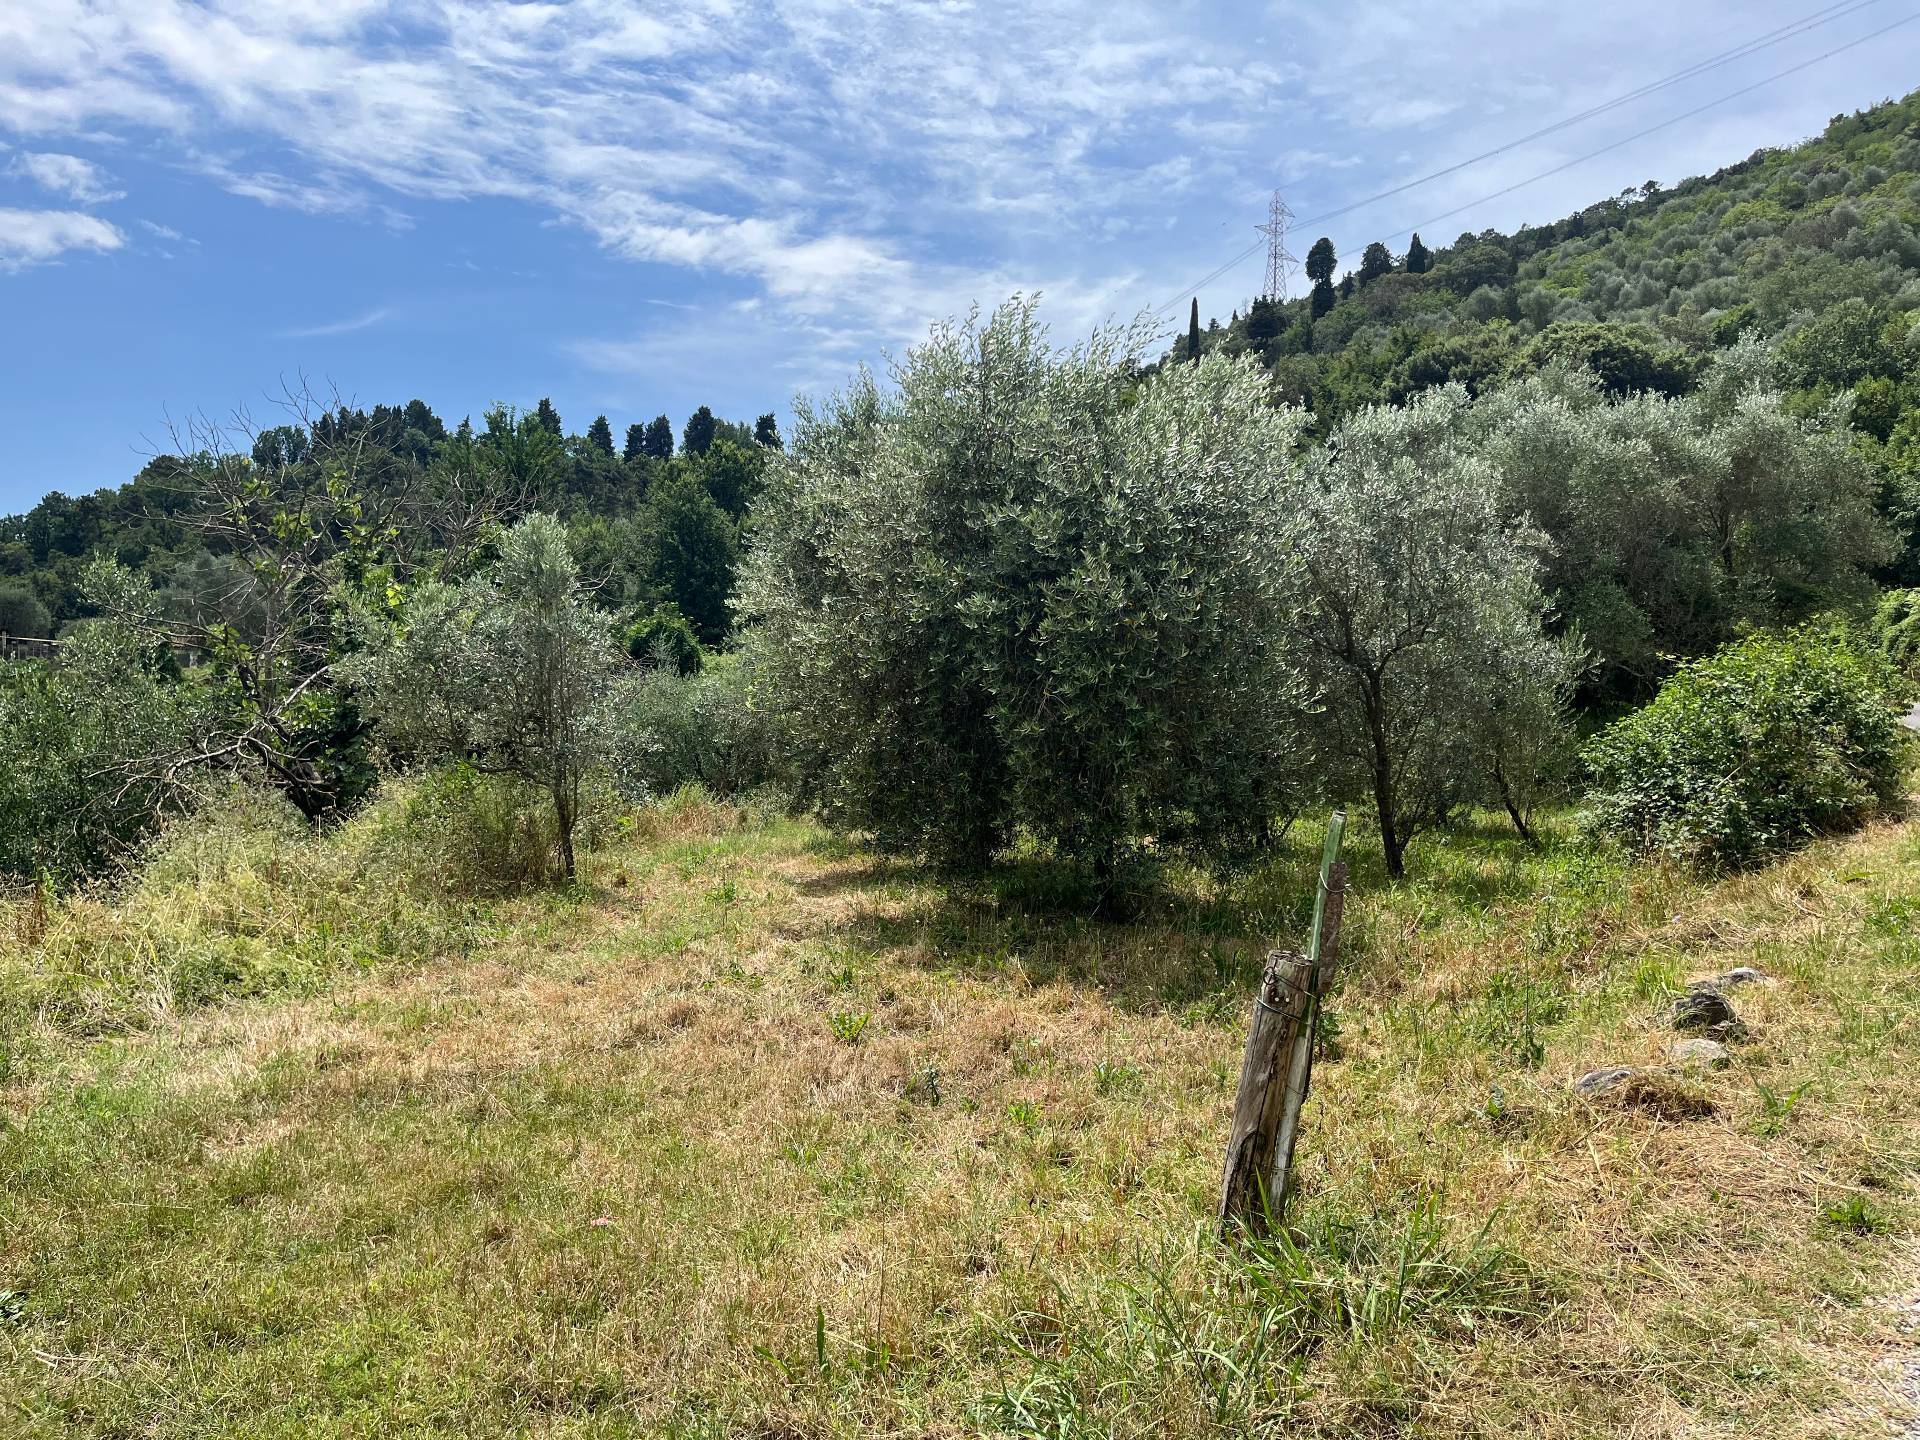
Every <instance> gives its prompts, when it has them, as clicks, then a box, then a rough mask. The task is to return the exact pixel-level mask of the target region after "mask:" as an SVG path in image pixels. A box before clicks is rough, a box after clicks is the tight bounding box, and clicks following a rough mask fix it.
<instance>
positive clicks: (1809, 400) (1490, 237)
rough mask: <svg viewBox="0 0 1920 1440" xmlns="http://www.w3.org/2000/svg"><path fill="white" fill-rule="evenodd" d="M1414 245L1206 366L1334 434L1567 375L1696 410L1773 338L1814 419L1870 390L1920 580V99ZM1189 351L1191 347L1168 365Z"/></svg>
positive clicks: (1276, 307)
mask: <svg viewBox="0 0 1920 1440" xmlns="http://www.w3.org/2000/svg"><path fill="white" fill-rule="evenodd" d="M1417 238H1418V237H1416V239H1417ZM1428 246H1431V238H1430V237H1429V239H1428ZM1409 249H1410V250H1411V251H1413V254H1412V258H1411V261H1410V260H1409V257H1408V256H1407V255H1399V256H1389V255H1387V254H1386V253H1385V250H1384V247H1381V248H1380V249H1379V250H1377V251H1375V250H1370V251H1369V253H1368V255H1367V256H1366V257H1362V258H1360V260H1359V263H1358V264H1357V265H1356V266H1355V267H1354V268H1352V269H1351V270H1349V271H1348V272H1347V273H1346V274H1345V275H1344V276H1343V277H1342V278H1339V279H1335V278H1333V277H1334V276H1335V275H1339V274H1340V270H1339V264H1340V262H1339V261H1338V260H1336V262H1335V265H1334V267H1333V270H1332V274H1330V275H1328V277H1327V278H1326V279H1325V280H1324V281H1322V282H1321V283H1320V284H1318V285H1317V286H1316V290H1315V293H1314V294H1310V295H1307V296H1304V297H1301V298H1298V299H1294V300H1290V301H1286V302H1282V303H1279V304H1275V303H1273V302H1271V301H1268V300H1264V299H1260V300H1255V301H1253V302H1252V303H1251V304H1250V305H1249V306H1248V307H1247V308H1246V309H1245V310H1243V311H1241V312H1237V313H1236V314H1235V315H1234V316H1233V317H1232V319H1231V320H1230V321H1229V322H1228V323H1227V324H1225V325H1222V324H1220V323H1218V322H1217V321H1216V322H1215V323H1214V324H1213V325H1211V326H1209V327H1208V328H1207V329H1206V330H1205V331H1203V332H1202V334H1201V337H1200V344H1201V349H1202V350H1203V351H1207V350H1213V349H1216V348H1224V349H1225V350H1227V351H1228V352H1230V353H1238V352H1244V351H1253V352H1255V353H1256V354H1258V355H1259V356H1261V358H1262V360H1263V361H1264V363H1265V364H1266V366H1267V367H1268V369H1269V370H1270V371H1271V373H1272V375H1273V385H1274V392H1275V395H1276V398H1280V399H1286V400H1290V401H1293V402H1295V403H1297V404H1301V405H1304V406H1307V407H1308V408H1310V409H1311V410H1312V411H1313V412H1314V414H1315V417H1316V421H1317V428H1318V429H1319V431H1320V432H1321V433H1325V432H1326V430H1327V429H1328V428H1330V427H1331V426H1332V425H1333V424H1334V423H1335V422H1336V421H1337V420H1338V419H1339V418H1340V417H1341V416H1342V415H1345V414H1348V413H1350V412H1352V411H1354V410H1356V409H1358V408H1360V407H1361V406H1365V405H1371V404H1376V403H1380V402H1390V403H1397V402H1400V401H1403V400H1405V399H1407V398H1408V397H1409V396H1411V395H1414V394H1416V393H1418V392H1419V391H1421V390H1425V389H1428V388H1431V387H1432V386H1435V385H1440V384H1445V383H1447V382H1449V381H1458V382H1460V383H1462V384H1464V385H1466V386H1467V387H1468V389H1469V390H1471V391H1474V392H1475V393H1478V392H1480V391H1482V390H1485V389H1487V388H1489V387H1492V386H1497V385H1499V384H1500V383H1502V382H1504V381H1507V380H1511V379H1514V378H1517V377H1519V376H1523V375H1526V374H1530V373H1532V372H1534V371H1537V370H1539V369H1541V368H1542V367H1543V366H1544V365H1546V364H1547V363H1548V362H1549V361H1551V360H1553V359H1556V358H1567V359H1574V360H1578V361H1581V362H1584V363H1586V364H1588V365H1590V366H1591V367H1592V368H1593V369H1594V370H1595V371H1596V372H1597V373H1598V374H1599V375H1600V376H1601V378H1602V380H1603V381H1604V382H1605V383H1606V385H1607V387H1608V389H1609V390H1611V391H1613V392H1615V393H1627V392H1630V391H1648V390H1650V391H1656V392H1661V393H1665V394H1680V393H1684V392H1685V391H1687V390H1688V389H1689V388H1690V387H1691V385H1692V383H1693V381H1694V379H1695V377H1697V376H1698V375H1699V373H1700V372H1701V370H1702V369H1703V368H1704V366H1705V363H1706V361H1707V360H1708V358H1709V357H1710V356H1711V355H1712V354H1713V353H1714V352H1715V351H1716V350H1720V349H1724V348H1726V347H1728V346H1730V345H1732V344H1733V343H1734V342H1735V341H1737V340H1738V339H1739V338H1740V336H1741V335H1742V334H1743V333H1746V332H1749V331H1757V332H1758V333H1759V334H1760V335H1762V336H1763V337H1767V338H1770V339H1776V340H1777V341H1778V346H1779V352H1780V355H1781V358H1782V361H1783V369H1784V371H1785V373H1786V375H1787V378H1788V379H1789V381H1790V382H1791V383H1792V384H1794V385H1796V386H1797V387H1798V391H1799V394H1798V401H1797V403H1798V404H1799V405H1800V406H1801V407H1803V408H1804V409H1805V410H1806V411H1808V412H1809V413H1810V412H1811V411H1813V410H1815V409H1817V408H1818V407H1819V406H1821V405H1822V404H1824V403H1825V402H1826V401H1828V400H1830V399H1831V398H1833V397H1834V396H1836V395H1839V394H1841V393H1843V392H1851V394H1852V396H1853V421H1852V423H1853V425H1854V428H1855V430H1856V431H1857V432H1858V433H1859V435H1860V443H1861V445H1862V447H1863V449H1865V450H1866V451H1868V452H1869V453H1870V455H1871V458H1872V460H1873V461H1874V463H1875V464H1876V465H1877V466H1878V467H1879V469H1880V472H1881V474H1882V477H1883V486H1884V489H1885V492H1886V493H1885V498H1884V503H1885V507H1886V509H1887V511H1888V513H1889V516H1890V518H1894V519H1895V520H1896V523H1898V524H1899V525H1900V528H1901V529H1902V530H1903V532H1904V533H1905V535H1906V538H1907V541H1908V544H1907V549H1906V552H1905V553H1904V554H1903V555H1902V557H1901V559H1900V560H1899V561H1897V562H1896V563H1895V566H1894V567H1893V570H1894V573H1893V574H1890V575H1888V576H1887V577H1885V578H1889V579H1894V578H1897V579H1900V580H1903V581H1906V582H1908V583H1911V581H1912V580H1913V579H1914V578H1916V576H1920V566H1917V565H1916V561H1915V557H1914V546H1913V536H1914V528H1915V527H1914V511H1915V509H1916V492H1920V418H1916V412H1917V411H1920V378H1917V377H1916V361H1917V360H1920V350H1917V349H1916V345H1917V344H1920V341H1916V337H1915V336H1914V333H1913V324H1912V318H1913V312H1914V310H1915V308H1916V307H1920V92H1916V93H1915V94H1913V95H1909V96H1908V97H1907V98H1905V99H1904V100H1900V101H1896V102H1889V103H1887V104H1883V105H1880V106H1877V107H1875V108H1873V109H1871V110H1866V111H1862V112H1861V113H1859V114H1855V115H1845V116H1840V117H1837V118H1836V119H1834V120H1833V121H1832V123H1831V124H1829V125H1828V127H1827V129H1826V132H1825V133H1824V134H1823V135H1821V136H1820V137H1819V138H1817V139H1814V140H1810V141H1808V142H1806V143H1805V144H1803V145H1799V146H1795V147H1793V148H1791V149H1779V150H1775V149H1766V150H1759V151H1756V152H1755V153H1754V154H1752V155H1750V156H1749V157H1748V158H1747V159H1745V160H1742V161H1740V162H1739V163H1738V164H1734V165H1729V166H1727V167H1726V168H1725V169H1722V170H1719V171H1716V172H1715V173H1714V174H1712V175H1706V176H1697V177H1694V178H1692V179H1689V180H1685V181H1683V182H1681V183H1680V184H1678V185H1676V186H1674V187H1673V188H1672V189H1662V188H1660V187H1659V186H1658V185H1656V184H1653V183H1649V184H1647V185H1645V186H1643V187H1640V188H1638V189H1629V190H1626V191H1623V192H1622V193H1621V194H1619V195H1617V196H1614V197H1612V198H1610V199H1606V200H1602V201H1599V202H1598V203H1596V204H1593V205H1590V206H1588V207H1587V208H1586V209H1584V210H1581V211H1580V212H1578V213H1577V214H1573V215H1569V216H1567V217H1565V218H1564V219H1561V220H1557V221H1555V222H1553V223H1552V224H1548V225H1542V226H1538V227H1534V226H1522V227H1521V228H1520V229H1519V230H1517V231H1515V232H1514V233H1513V234H1511V235H1508V234H1503V233H1501V232H1499V231H1497V230H1486V231H1482V232H1480V233H1478V234H1473V233H1467V234H1463V235H1461V236H1460V237H1459V238H1458V239H1456V240H1455V241H1454V242H1453V243H1452V244H1450V245H1443V246H1434V247H1432V248H1430V249H1429V248H1427V246H1420V247H1417V248H1416V247H1414V246H1409ZM1422 250H1425V252H1426V253H1425V254H1424V256H1423V255H1422V254H1421V251H1422ZM1349 258H1350V259H1351V258H1352V257H1349ZM1423 261H1424V268H1423ZM1316 312H1318V313H1316ZM1189 346H1190V341H1189V339H1188V337H1187V336H1185V335H1183V336H1181V337H1180V338H1179V339H1178V340H1177V341H1176V343H1175V346H1174V348H1173V351H1172V352H1171V354H1170V356H1169V357H1168V358H1169V359H1179V358H1184V357H1185V356H1186V355H1187V354H1188V353H1189Z"/></svg>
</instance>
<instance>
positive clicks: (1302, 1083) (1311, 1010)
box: [1220, 810, 1347, 1236]
mask: <svg viewBox="0 0 1920 1440" xmlns="http://www.w3.org/2000/svg"><path fill="white" fill-rule="evenodd" d="M1346 827H1347V817H1346V814H1345V813H1344V812H1342V811H1339V810H1336V811H1334V813H1333V817H1332V819H1331V820H1329V821H1328V823H1327V845H1326V849H1325V850H1324V851H1323V852H1322V854H1321V857H1320V884H1319V888H1318V890H1317V891H1316V893H1315V894H1314V897H1313V930H1312V933H1311V935H1310V936H1309V937H1308V940H1307V953H1306V954H1305V955H1299V954H1296V953H1294V952H1292V951H1288V950H1274V951H1272V952H1271V953H1269V954H1268V956H1267V964H1266V969H1265V971H1264V972H1263V973H1262V975H1261V977H1260V989H1259V992H1258V993H1257V994H1256V995H1255V996H1254V1000H1253V1019H1252V1020H1251V1021H1250V1022H1249V1024H1248V1026H1247V1051H1246V1056H1245V1058H1244V1059H1243V1060H1242V1061H1241V1063H1240V1090H1239V1093H1238V1095H1237V1096H1236V1097H1235V1099H1234V1102H1233V1128H1232V1130H1231V1131H1230V1133H1229V1134H1228V1137H1227V1162H1226V1173H1225V1175H1224V1176H1223V1177H1222V1180H1221V1184H1220V1231H1221V1234H1222V1235H1229V1236H1230V1235H1232V1234H1233V1233H1234V1232H1235V1231H1236V1230H1241V1229H1244V1230H1246V1231H1248V1232H1250V1233H1252V1234H1255V1235H1264V1234H1266V1233H1267V1232H1268V1231H1269V1229H1270V1228H1271V1226H1273V1225H1275V1224H1278V1223H1279V1222H1280V1220H1281V1219H1282V1217H1283V1215H1284V1214H1285V1210H1286V1202H1287V1184H1288V1180H1289V1176H1290V1172H1291V1171H1292V1168H1293V1147H1294V1142H1295V1140H1296V1139H1297V1138H1298V1136H1299V1133H1300V1107H1301V1105H1303V1104H1304V1103H1305V1102H1306V1098H1307V1087H1308V1085H1309V1084H1310V1083H1311V1080H1312V1077H1313V1036H1314V1030H1315V1028H1316V1026H1317V1024H1318V1021H1319V1017H1320V1002H1321V1001H1322V999H1324V998H1325V996H1326V993H1327V986H1328V982H1329V980H1330V978H1331V977H1332V974H1333V967H1334V965H1335V963H1336V962H1337V961H1338V958H1339V953H1340V916H1341V911H1342V908H1343V905H1344V900H1345V896H1346V883H1347V867H1346V864H1345V862H1343V861H1342V860H1341V859H1340V841H1341V839H1342V837H1343V836H1344V835H1345V833H1346Z"/></svg>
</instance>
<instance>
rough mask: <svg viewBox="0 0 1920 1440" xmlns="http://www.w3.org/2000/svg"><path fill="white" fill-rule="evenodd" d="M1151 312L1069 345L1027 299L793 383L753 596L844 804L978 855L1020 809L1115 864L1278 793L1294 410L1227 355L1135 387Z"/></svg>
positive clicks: (1024, 822)
mask: <svg viewBox="0 0 1920 1440" xmlns="http://www.w3.org/2000/svg"><path fill="white" fill-rule="evenodd" d="M1148 338H1149V337H1148V335H1147V334H1146V333H1145V332H1144V331H1135V332H1130V333H1124V334H1123V333H1115V332H1102V333H1099V334H1096V335H1095V336H1094V337H1093V339H1092V340H1091V341H1090V342H1089V343H1088V344H1086V345H1085V346H1083V347H1081V348H1078V349H1075V350H1072V351H1068V352H1065V353H1062V352H1058V351H1056V350H1054V349H1053V348H1052V347H1051V346H1050V345H1049V344H1048V343H1047V339H1046V335H1045V332H1044V330H1043V329H1042V327H1041V326H1040V325H1039V324H1038V323H1037V322H1036V320H1035V318H1034V312H1033V306H1032V304H1031V303H1030V302H1026V301H1020V300H1016V301H1013V302H1011V303H1009V304H1007V305H1005V306H1003V307H1001V308H1000V309H999V310H998V311H996V312H995V313H994V314H993V315H992V316H991V317H990V318H987V319H985V320H982V319H980V317H978V316H977V315H976V316H974V317H972V318H971V319H969V321H968V322H967V323H965V324H962V325H948V326H941V327H938V328H936V329H935V330H934V332H933V334H932V336H931V338H930V339H929V340H928V341H927V342H926V343H925V344H924V345H921V346H919V347H917V348H916V349H914V350H912V351H910V352H909V354H908V355H907V357H906V359H905V361H904V363H902V364H900V365H899V366H898V367H897V369H896V371H895V373H894V377H893V378H894V381H895V388H894V390H893V391H891V392H888V391H884V390H883V389H882V388H881V387H880V386H879V385H878V384H876V383H875V382H874V380H873V379H872V377H871V376H867V375H864V374H863V375H862V376H861V377H860V378H859V379H857V380H856V381H855V382H854V384H853V385H852V386H851V388H850V389H849V390H847V391H846V392H845V393H843V394H841V395H838V396H836V397H834V398H833V399H832V400H830V401H828V402H827V403H826V404H825V405H824V407H821V408H817V409H816V408H813V407H809V406H806V405H804V404H803V405H802V406H801V408H800V411H799V415H798V421H799V423H798V427H797V429H796V431H795V433H794V436H793V439H792V443H791V445H790V447H789V449H788V451H787V453H786V455H784V456H776V457H773V458H772V460H771V462H770V464H769V469H768V481H767V488H766V491H765V493H764V494H763V496H762V497H761V499H760V501H759V503H758V507H757V509H756V512H755V516H756V525H755V530H754V543H753V547H752V549H751V551H750V553H749V555H748V559H747V562H746V566H745V570H744V576H743V583H742V587H741V593H740V596H739V599H738V601H737V605H738V607H739V608H740V609H741V610H742V611H743V612H744V614H745V617H746V618H747V619H749V620H750V621H752V622H753V624H754V625H755V626H756V627H757V631H758V633H757V634H756V635H755V636H754V641H755V645H756V649H757V653H758V655H759V659H760V672H759V673H760V674H761V676H762V678H763V682H764V684H765V686H766V689H767V692H768V698H767V703H769V704H771V705H773V706H775V707H776V708H778V709H779V710H780V711H781V713H782V716H783V721H784V722H785V725H786V727H787V733H788V734H789V736H790V737H791V741H792V743H793V745H794V747H795V751H796V754H795V759H796V761H797V764H798V767H799V772H800V782H801V784H802V786H803V789H804V793H805V794H806V795H807V796H808V797H809V798H810V799H811V800H812V801H813V802H814V803H815V804H816V805H817V806H818V807H819V808H820V810H821V811H822V812H823V813H824V814H825V815H826V816H827V818H828V819H829V820H830V821H832V822H834V823H837V824H840V825H842V826H845V827H848V828H852V829H862V830H867V831H870V832H871V833H872V834H873V835H874V837H875V839H876V840H877V842H878V843H879V844H881V845H882V846H883V847H887V848H891V849H895V850H902V851H908V852H913V853H921V854H932V855H936V856H940V857H944V858H947V859H952V860H957V861H960V862H963V863H970V864H980V863H983V862H985V861H986V860H987V859H988V858H989V857H990V856H991V855H992V854H993V852H994V851H995V850H997V849H998V848H1000V847H1001V846H1002V845H1004V844H1005V843H1006V842H1007V841H1008V840H1009V838H1010V837H1011V836H1012V834H1013V833H1014V831H1015V830H1016V829H1021V828H1024V829H1025V830H1026V831H1028V832H1029V833H1032V834H1035V835H1037V836H1039V837H1041V838H1043V839H1045V840H1048V841H1050V842H1053V843H1055V844H1057V845H1058V846H1059V847H1060V848H1061V849H1062V850H1063V851H1065V852H1066V853H1070V854H1073V855H1076V856H1078V857H1081V858H1083V859H1086V860H1089V861H1091V862H1092V863H1093V865H1094V868H1095V870H1096V871H1097V872H1099V873H1101V874H1102V875H1104V874H1106V873H1107V872H1108V871H1109V870H1110V868H1111V866H1112V863H1113V861H1114V859H1115V857H1116V854H1117V853H1118V851H1119V849H1120V848H1121V847H1122V846H1124V845H1126V844H1128V843H1130V842H1133V841H1135V840H1137V839H1140V838H1144V837H1148V836H1152V837H1155V838H1157V839H1159V840H1160V841H1162V842H1167V841H1171V840H1175V839H1182V840H1186V841H1190V842H1192V843H1193V844H1194V845H1195V846H1196V847H1197V848H1200V849H1202V850H1205V849H1210V848H1214V847H1217V846H1220V845H1223V844H1229V843H1233V842H1235V841H1238V840H1244V839H1247V838H1254V837H1258V836H1259V835H1262V834H1264V833H1265V828H1266V826H1267V824H1268V823H1269V822H1270V820H1271V819H1272V818H1273V817H1274V816H1275V815H1277V814H1279V813H1282V812H1283V811H1284V810H1285V809H1286V808H1287V807H1288V805H1289V803H1290V801H1291V799H1292V797H1293V795H1294V790H1295V785H1296V780H1297V777H1298V775H1299V771H1300V765H1299V755H1298V751H1299V746H1298V744H1297V739H1298V735H1297V724H1298V719H1299V716H1300V714H1301V711H1302V708H1303V700H1304V687H1303V684H1302V679H1301V677H1300V676H1299V674H1298V673H1297V670H1296V667H1295V666H1294V664H1293V663H1292V648H1291V645H1292V639H1293V636H1294V634H1295V614H1296V609H1297V606H1298V597H1299V575H1298V570H1297V567H1296V565H1295V563H1294V555H1295V552H1296V547H1295V544H1294V538H1293V537H1294V528H1295V527H1294V507H1293V505H1292V496H1291V493H1290V490H1291V486H1290V478H1289V477H1290V468H1289V467H1290V455H1291V452H1292V449H1293V446H1294V443H1295V440H1296V438H1297V436H1298V435H1299V433H1300V429H1301V423H1302V422H1301V418H1300V416H1299V414H1298V413H1297V412H1295V411H1292V410H1289V409H1276V408H1274V407H1272V406H1270V405H1268V404H1267V403H1266V398H1265V394H1264V387H1263V385H1262V383H1261V379H1260V376H1259V375H1258V373H1257V371H1256V370H1255V369H1254V367H1253V366H1252V365H1251V364H1248V363H1242V362H1234V361H1229V360H1227V359H1225V358H1222V357H1220V356H1209V357H1207V358H1206V359H1204V360H1202V361H1201V362H1200V363H1199V364H1197V365H1182V366H1173V367H1168V368H1166V369H1164V370H1163V371H1162V372H1161V373H1159V374H1157V375H1155V376H1153V377H1152V378H1150V379H1148V380H1147V381H1146V382H1145V383H1143V384H1137V385H1136V382H1135V381H1134V379H1133V371H1132V367H1131V365H1130V363H1129V362H1130V359H1131V356H1132V355H1133V354H1135V353H1137V352H1138V350H1139V348H1140V347H1141V346H1142V345H1143V344H1144V343H1145V342H1146V341H1147V339H1148Z"/></svg>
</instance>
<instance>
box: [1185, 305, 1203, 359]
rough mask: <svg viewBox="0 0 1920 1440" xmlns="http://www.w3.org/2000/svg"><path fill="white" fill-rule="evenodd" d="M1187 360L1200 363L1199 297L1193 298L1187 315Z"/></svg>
mask: <svg viewBox="0 0 1920 1440" xmlns="http://www.w3.org/2000/svg"><path fill="white" fill-rule="evenodd" d="M1187 359H1189V360H1191V361H1192V362H1193V363H1194V364H1196V365H1198V364H1199V363H1200V297H1199V296H1198V295H1196V296H1194V297H1193V309H1192V310H1191V311H1189V312H1188V314H1187Z"/></svg>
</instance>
